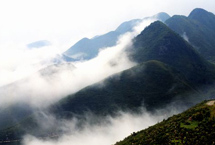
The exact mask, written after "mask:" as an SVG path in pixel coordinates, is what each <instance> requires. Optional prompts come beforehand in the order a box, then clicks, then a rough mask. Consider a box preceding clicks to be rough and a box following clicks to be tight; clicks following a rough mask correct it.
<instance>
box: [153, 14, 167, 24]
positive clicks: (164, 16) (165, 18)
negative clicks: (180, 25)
mask: <svg viewBox="0 0 215 145" xmlns="http://www.w3.org/2000/svg"><path fill="white" fill-rule="evenodd" d="M154 17H155V18H157V19H159V20H161V21H162V22H165V21H166V20H167V19H169V18H170V15H168V14H167V13H165V12H160V13H158V14H156V15H154Z"/></svg>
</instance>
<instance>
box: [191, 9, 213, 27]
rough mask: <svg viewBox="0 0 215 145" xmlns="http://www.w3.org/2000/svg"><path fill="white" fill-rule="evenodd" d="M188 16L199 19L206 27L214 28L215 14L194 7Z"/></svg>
mask: <svg viewBox="0 0 215 145" xmlns="http://www.w3.org/2000/svg"><path fill="white" fill-rule="evenodd" d="M188 18H190V19H193V20H196V21H198V22H199V23H201V24H203V25H204V26H206V27H209V28H211V29H214V26H215V15H214V14H213V13H211V12H208V11H206V10H204V9H201V8H196V9H194V10H193V11H192V12H191V13H190V15H189V16H188Z"/></svg>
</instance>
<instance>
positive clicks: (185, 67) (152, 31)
mask: <svg viewBox="0 0 215 145" xmlns="http://www.w3.org/2000/svg"><path fill="white" fill-rule="evenodd" d="M132 51H134V53H133V55H132V59H133V60H134V61H136V62H139V63H141V62H144V61H148V60H158V61H161V62H163V63H166V64H168V65H170V66H171V67H173V68H175V69H176V70H178V71H179V72H181V73H182V74H183V75H184V76H185V77H186V78H187V80H188V81H189V82H190V83H191V84H192V85H193V86H198V85H203V84H206V85H208V84H211V83H213V81H214V79H215V76H214V73H215V68H214V65H212V64H210V63H209V62H207V61H206V60H205V59H204V58H203V57H201V56H200V54H199V53H198V52H196V51H195V50H194V48H193V47H192V46H191V45H189V44H188V43H187V42H186V41H185V40H184V39H182V38H181V37H180V36H179V35H178V34H176V33H175V32H173V31H172V30H170V29H169V28H168V27H167V26H166V25H165V24H163V23H162V22H159V21H157V22H154V23H153V24H151V25H150V26H149V27H147V28H146V29H145V30H144V31H143V32H142V33H141V34H140V35H138V36H137V37H136V39H135V40H134V50H132Z"/></svg>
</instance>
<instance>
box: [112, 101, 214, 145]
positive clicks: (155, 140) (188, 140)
mask: <svg viewBox="0 0 215 145" xmlns="http://www.w3.org/2000/svg"><path fill="white" fill-rule="evenodd" d="M214 103H215V101H214V100H210V101H204V102H202V103H200V104H198V105H196V106H194V107H192V108H190V109H189V110H187V111H185V112H183V113H181V114H178V115H174V116H172V117H170V118H168V119H167V120H163V121H162V122H160V123H158V124H156V125H154V126H151V127H149V128H147V129H145V130H142V131H139V132H136V133H132V134H131V135H130V136H129V137H127V138H125V139H124V140H123V141H120V142H117V143H116V144H115V145H131V144H132V145H140V144H141V145H150V144H153V145H154V144H159V145H166V144H178V145H185V144H186V145H191V144H196V145H203V144H204V145H212V144H214V143H215V138H214V136H215V129H214V127H215V104H214Z"/></svg>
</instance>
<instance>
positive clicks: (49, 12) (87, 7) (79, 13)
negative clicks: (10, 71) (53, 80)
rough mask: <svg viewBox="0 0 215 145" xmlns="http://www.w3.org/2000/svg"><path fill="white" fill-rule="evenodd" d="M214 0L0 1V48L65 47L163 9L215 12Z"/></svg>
mask: <svg viewBox="0 0 215 145" xmlns="http://www.w3.org/2000/svg"><path fill="white" fill-rule="evenodd" d="M214 6H215V0H189V1H187V0H162V1H161V0H147V1H146V0H1V1H0V49H6V48H7V47H12V46H13V47H14V46H24V45H26V44H28V43H31V42H34V41H38V40H48V41H50V42H51V43H52V44H55V46H57V47H58V49H60V50H65V49H67V48H68V47H69V46H71V45H72V44H74V43H75V42H76V41H77V40H79V39H81V38H82V37H92V36H94V35H98V34H102V33H105V32H108V31H110V30H114V29H115V28H116V27H117V26H118V25H119V24H120V23H121V22H123V21H126V20H130V19H135V18H143V17H146V16H151V15H154V14H156V13H158V12H161V11H164V12H167V13H168V14H170V15H174V14H183V15H188V14H189V13H190V11H191V10H192V9H194V8H196V7H201V8H204V9H206V10H208V11H211V12H213V13H215V9H214Z"/></svg>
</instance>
